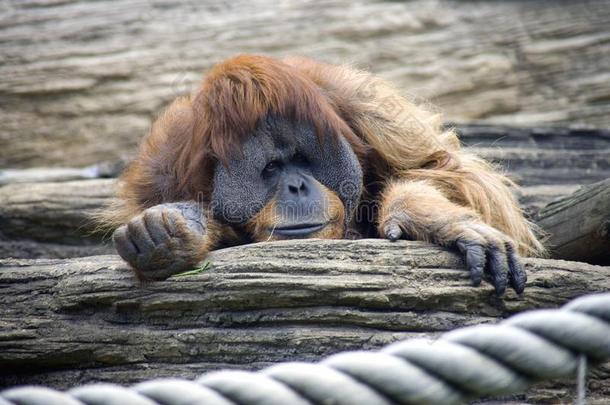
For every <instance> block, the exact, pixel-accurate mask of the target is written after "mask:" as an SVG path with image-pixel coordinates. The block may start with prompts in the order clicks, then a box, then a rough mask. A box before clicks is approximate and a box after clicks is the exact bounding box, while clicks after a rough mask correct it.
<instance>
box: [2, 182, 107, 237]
mask: <svg viewBox="0 0 610 405" xmlns="http://www.w3.org/2000/svg"><path fill="white" fill-rule="evenodd" d="M115 183H116V180H113V179H100V180H79V181H66V182H49V183H27V184H11V185H7V186H4V187H0V232H1V235H2V236H3V238H4V239H33V240H36V241H41V242H54V243H66V244H76V245H83V244H93V243H98V242H99V240H100V235H99V234H95V233H94V229H95V226H96V225H95V223H94V221H93V220H92V216H93V214H94V213H95V211H96V210H99V209H100V208H102V207H104V206H105V205H106V204H108V203H110V201H111V200H112V198H113V195H114V185H115Z"/></svg>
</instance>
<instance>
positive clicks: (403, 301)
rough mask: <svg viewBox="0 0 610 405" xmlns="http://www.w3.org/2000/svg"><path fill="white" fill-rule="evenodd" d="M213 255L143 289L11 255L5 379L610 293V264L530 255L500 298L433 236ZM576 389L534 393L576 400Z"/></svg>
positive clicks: (102, 273) (327, 337) (129, 281)
mask: <svg viewBox="0 0 610 405" xmlns="http://www.w3.org/2000/svg"><path fill="white" fill-rule="evenodd" d="M207 260H208V261H209V262H210V263H211V265H210V267H209V268H208V269H207V270H205V271H203V272H202V273H200V274H196V275H191V276H182V277H172V278H170V279H169V280H167V281H163V282H155V283H150V284H144V285H140V284H139V283H138V282H137V281H136V280H135V278H134V276H133V275H132V272H131V271H130V270H128V269H127V268H126V267H125V265H124V263H123V262H122V261H121V260H120V259H119V258H118V257H117V256H95V257H87V258H79V259H70V260H51V259H44V260H2V261H0V307H1V308H2V311H3V312H2V317H1V318H0V386H4V387H6V386H11V385H15V384H26V383H27V384H30V383H39V384H46V385H50V386H54V387H68V386H73V385H76V384H83V383H87V382H91V381H110V382H115V383H133V382H136V381H139V380H142V379H146V378H151V377H160V376H181V377H186V378H191V377H195V376H196V375H198V374H200V373H203V372H206V371H209V370H213V369H217V368H227V367H228V368H235V367H238V368H246V369H257V368H260V367H263V366H265V365H268V364H270V363H275V362H279V361H286V360H306V361H311V360H316V359H319V358H320V357H323V356H325V355H329V354H331V353H335V352H338V351H343V350H348V349H373V348H377V347H380V346H382V345H385V344H387V343H390V342H393V341H396V340H398V339H402V338H409V337H423V336H435V335H437V334H439V333H441V332H444V331H447V330H451V329H454V328H457V327H461V326H466V325H472V324H478V323H484V322H495V321H496V320H498V319H499V318H503V317H506V316H508V315H511V314H514V313H516V312H520V311H523V310H527V309H532V308H551V307H557V306H560V305H562V304H563V303H565V302H566V301H568V300H570V299H573V298H575V297H577V296H580V295H583V294H587V293H593V292H596V291H607V290H608V289H610V267H600V266H592V265H588V264H584V263H573V262H566V261H553V260H543V259H527V260H525V266H526V268H527V271H528V274H529V281H528V285H527V288H526V290H525V293H524V294H523V296H521V297H519V296H517V295H516V294H515V293H514V292H512V291H508V292H507V294H506V296H505V297H504V298H498V297H496V296H495V294H494V292H493V288H492V287H491V285H489V284H487V283H483V285H481V286H480V287H472V286H471V285H470V281H469V275H468V273H467V271H466V270H465V269H464V264H463V263H462V260H461V259H460V257H459V256H458V255H456V254H454V253H452V252H449V251H447V250H444V249H442V248H439V247H436V246H432V245H429V244H426V243H422V242H407V241H400V242H396V243H391V242H388V241H383V240H376V239H368V240H359V241H348V240H338V241H332V240H304V241H284V242H273V243H260V244H252V245H246V246H240V247H234V248H229V249H224V250H219V251H215V252H213V253H212V254H211V255H210V256H209V258H208V259H207ZM600 370H601V371H599V370H598V371H596V374H594V375H593V376H592V377H591V378H590V379H589V381H590V383H591V385H590V387H593V388H594V389H593V391H592V394H595V395H602V394H604V393H605V394H610V384H608V382H609V380H608V376H609V375H610V374H609V373H608V371H610V370H609V369H608V368H604V367H602V368H601V369H600ZM595 384H597V385H595ZM568 385H572V384H571V383H569V384H568ZM568 385H566V384H565V382H564V383H563V385H561V384H560V385H557V386H553V387H554V388H552V389H551V388H549V387H548V386H547V387H545V388H544V389H541V390H538V391H536V390H534V391H532V392H530V396H529V397H528V399H531V400H534V399H536V400H540V399H544V398H546V399H547V400H549V399H550V400H557V398H563V399H566V398H567V397H566V395H570V394H568V391H567V389H566V387H567V386H568Z"/></svg>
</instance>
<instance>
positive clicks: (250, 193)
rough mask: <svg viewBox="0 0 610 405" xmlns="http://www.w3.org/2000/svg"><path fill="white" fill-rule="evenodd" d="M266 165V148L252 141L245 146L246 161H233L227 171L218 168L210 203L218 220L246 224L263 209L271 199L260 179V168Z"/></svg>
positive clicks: (219, 166)
mask: <svg viewBox="0 0 610 405" xmlns="http://www.w3.org/2000/svg"><path fill="white" fill-rule="evenodd" d="M257 141H260V140H257ZM264 162H265V154H264V149H263V145H261V144H260V142H256V141H253V142H246V144H244V149H243V157H241V158H239V159H234V160H231V161H230V162H229V164H228V166H227V167H225V166H224V165H222V164H221V163H218V164H217V165H216V170H215V171H214V191H213V192H212V199H211V201H210V208H211V210H212V215H213V216H214V218H215V219H216V220H218V221H220V222H223V223H230V224H244V223H245V222H246V221H248V220H249V219H250V218H252V217H253V216H254V215H256V214H257V213H258V212H259V211H260V210H261V209H262V208H263V206H264V205H265V203H266V202H267V199H268V195H269V192H268V191H269V190H268V186H267V185H266V184H265V183H264V182H263V180H262V178H261V176H260V168H259V166H261V167H264Z"/></svg>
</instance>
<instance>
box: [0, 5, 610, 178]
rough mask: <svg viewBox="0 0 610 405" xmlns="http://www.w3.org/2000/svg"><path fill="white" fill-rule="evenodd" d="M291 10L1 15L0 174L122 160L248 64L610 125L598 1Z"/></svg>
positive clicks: (508, 117) (548, 119)
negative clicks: (290, 66) (236, 66)
mask: <svg viewBox="0 0 610 405" xmlns="http://www.w3.org/2000/svg"><path fill="white" fill-rule="evenodd" d="M288 4H289V6H287V7H281V8H277V7H275V2H273V1H263V2H257V3H249V2H240V3H239V6H238V7H218V6H217V4H216V2H209V1H199V0H186V1H181V2H174V3H170V2H164V1H161V2H159V1H153V0H150V1H132V0H114V1H108V0H103V1H95V2H90V1H83V0H72V1H46V0H29V1H25V2H23V1H3V2H1V3H0V11H1V12H2V13H1V14H0V29H1V30H2V34H3V36H2V39H3V40H2V42H0V54H1V55H2V65H0V106H1V107H0V108H1V113H0V128H2V130H1V133H0V167H34V166H47V165H65V162H66V159H68V160H69V161H70V162H71V164H73V165H83V166H85V165H89V164H93V163H96V162H99V161H102V160H106V159H113V158H117V157H119V156H122V154H123V153H124V151H125V150H128V149H129V148H130V147H133V146H135V144H136V143H137V141H138V140H139V139H140V138H141V136H142V135H143V134H144V133H145V131H146V130H147V128H148V126H149V125H150V120H151V118H152V117H153V116H154V115H155V114H156V113H158V111H159V110H160V108H162V106H163V105H165V104H167V103H168V102H169V100H170V99H171V98H174V97H176V96H177V95H182V94H187V93H189V91H191V90H193V89H195V88H196V86H197V83H198V81H199V80H200V78H201V75H202V74H203V72H204V71H205V70H207V69H208V68H209V67H210V66H211V65H212V64H213V63H216V62H218V61H220V60H222V59H224V58H227V57H229V56H232V55H235V54H237V53H241V52H244V51H247V52H254V53H265V54H270V55H273V56H280V57H281V56H285V55H290V54H300V55H308V56H314V57H317V58H319V59H322V60H325V61H328V62H336V63H344V62H346V61H349V62H354V63H355V64H357V65H358V66H361V67H363V68H368V69H372V70H373V71H375V72H376V73H378V74H380V75H381V76H383V77H384V78H386V79H389V80H391V81H393V82H394V83H396V84H397V85H398V86H399V87H400V88H402V89H404V92H405V94H407V95H408V94H413V98H418V99H419V98H423V99H424V100H432V101H433V102H434V103H435V104H436V105H438V106H439V107H440V108H441V109H442V110H443V111H444V112H445V113H446V115H447V116H448V117H449V118H450V119H452V120H456V121H460V122H466V121H473V120H485V121H487V122H495V123H510V124H516V125H531V124H539V123H561V124H562V125H566V124H573V123H576V124H588V125H597V126H601V127H607V126H608V125H609V124H610V104H609V103H608V99H609V97H610V81H608V78H607V66H608V65H609V64H610V53H608V52H605V51H606V48H605V47H606V46H607V41H608V36H609V30H608V27H609V26H610V23H609V22H610V8H609V7H607V3H606V2H604V1H586V2H576V1H573V2H556V1H551V0H535V1H529V2H527V5H525V4H524V3H523V2H514V1H511V2H499V1H486V2H453V1H441V2H429V1H426V0H415V1H409V2H372V3H367V4H365V5H364V4H360V3H354V2H351V1H349V0H339V1H334V2H326V3H324V6H323V7H311V5H310V4H309V3H304V2H299V1H289V2H288ZM269 8H273V10H274V11H273V12H272V13H270V12H266V10H268V9H269ZM303 21H307V24H302V22H303ZM226 22H230V23H226ZM295 26H298V27H299V29H298V35H296V34H295V28H294V27H295ZM41 30H43V31H44V41H43V42H41V41H40V35H39V34H40V31H41Z"/></svg>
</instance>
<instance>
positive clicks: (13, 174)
mask: <svg viewBox="0 0 610 405" xmlns="http://www.w3.org/2000/svg"><path fill="white" fill-rule="evenodd" d="M126 163H127V161H126V160H117V161H114V162H102V163H97V164H94V165H91V166H87V167H79V168H74V167H63V168H59V167H38V168H30V169H0V186H4V185H6V184H15V183H49V182H59V181H71V180H87V179H99V178H112V177H117V176H118V175H119V174H120V173H121V171H122V170H123V169H124V168H125V164H126Z"/></svg>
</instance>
